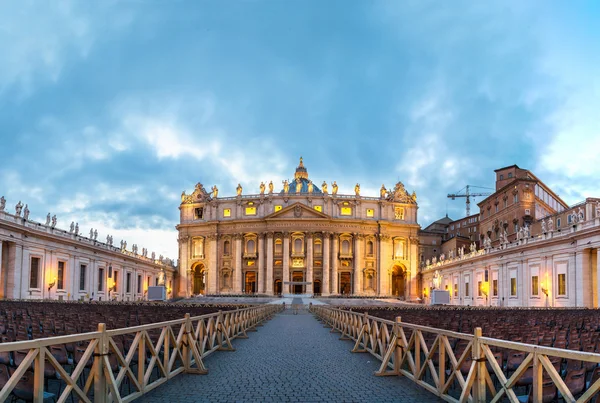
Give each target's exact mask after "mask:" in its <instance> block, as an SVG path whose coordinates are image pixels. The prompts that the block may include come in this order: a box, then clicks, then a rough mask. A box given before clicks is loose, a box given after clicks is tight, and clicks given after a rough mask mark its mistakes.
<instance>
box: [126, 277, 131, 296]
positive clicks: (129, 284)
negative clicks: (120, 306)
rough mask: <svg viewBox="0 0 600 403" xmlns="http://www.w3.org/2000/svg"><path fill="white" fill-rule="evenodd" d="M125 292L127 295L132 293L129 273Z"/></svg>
mask: <svg viewBox="0 0 600 403" xmlns="http://www.w3.org/2000/svg"><path fill="white" fill-rule="evenodd" d="M125 292H127V293H130V292H131V273H127V276H126V280H125Z"/></svg>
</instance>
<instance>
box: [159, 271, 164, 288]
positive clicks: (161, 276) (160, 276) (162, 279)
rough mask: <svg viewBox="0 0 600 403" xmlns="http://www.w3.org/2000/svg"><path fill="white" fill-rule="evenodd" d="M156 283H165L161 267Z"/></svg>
mask: <svg viewBox="0 0 600 403" xmlns="http://www.w3.org/2000/svg"><path fill="white" fill-rule="evenodd" d="M158 285H165V271H164V270H163V269H160V272H158Z"/></svg>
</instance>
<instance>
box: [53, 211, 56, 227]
mask: <svg viewBox="0 0 600 403" xmlns="http://www.w3.org/2000/svg"><path fill="white" fill-rule="evenodd" d="M54 227H56V214H54V215H53V216H52V228H54Z"/></svg>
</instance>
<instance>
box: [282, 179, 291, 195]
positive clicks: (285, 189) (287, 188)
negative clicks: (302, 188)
mask: <svg viewBox="0 0 600 403" xmlns="http://www.w3.org/2000/svg"><path fill="white" fill-rule="evenodd" d="M289 191H290V183H289V182H288V181H287V179H286V180H284V181H283V193H285V194H288V192H289Z"/></svg>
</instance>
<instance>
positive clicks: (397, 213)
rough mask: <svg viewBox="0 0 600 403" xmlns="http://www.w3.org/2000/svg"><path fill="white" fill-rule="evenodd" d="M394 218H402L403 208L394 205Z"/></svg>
mask: <svg viewBox="0 0 600 403" xmlns="http://www.w3.org/2000/svg"><path fill="white" fill-rule="evenodd" d="M394 218H395V219H396V220H404V208H403V207H396V208H395V209H394Z"/></svg>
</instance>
